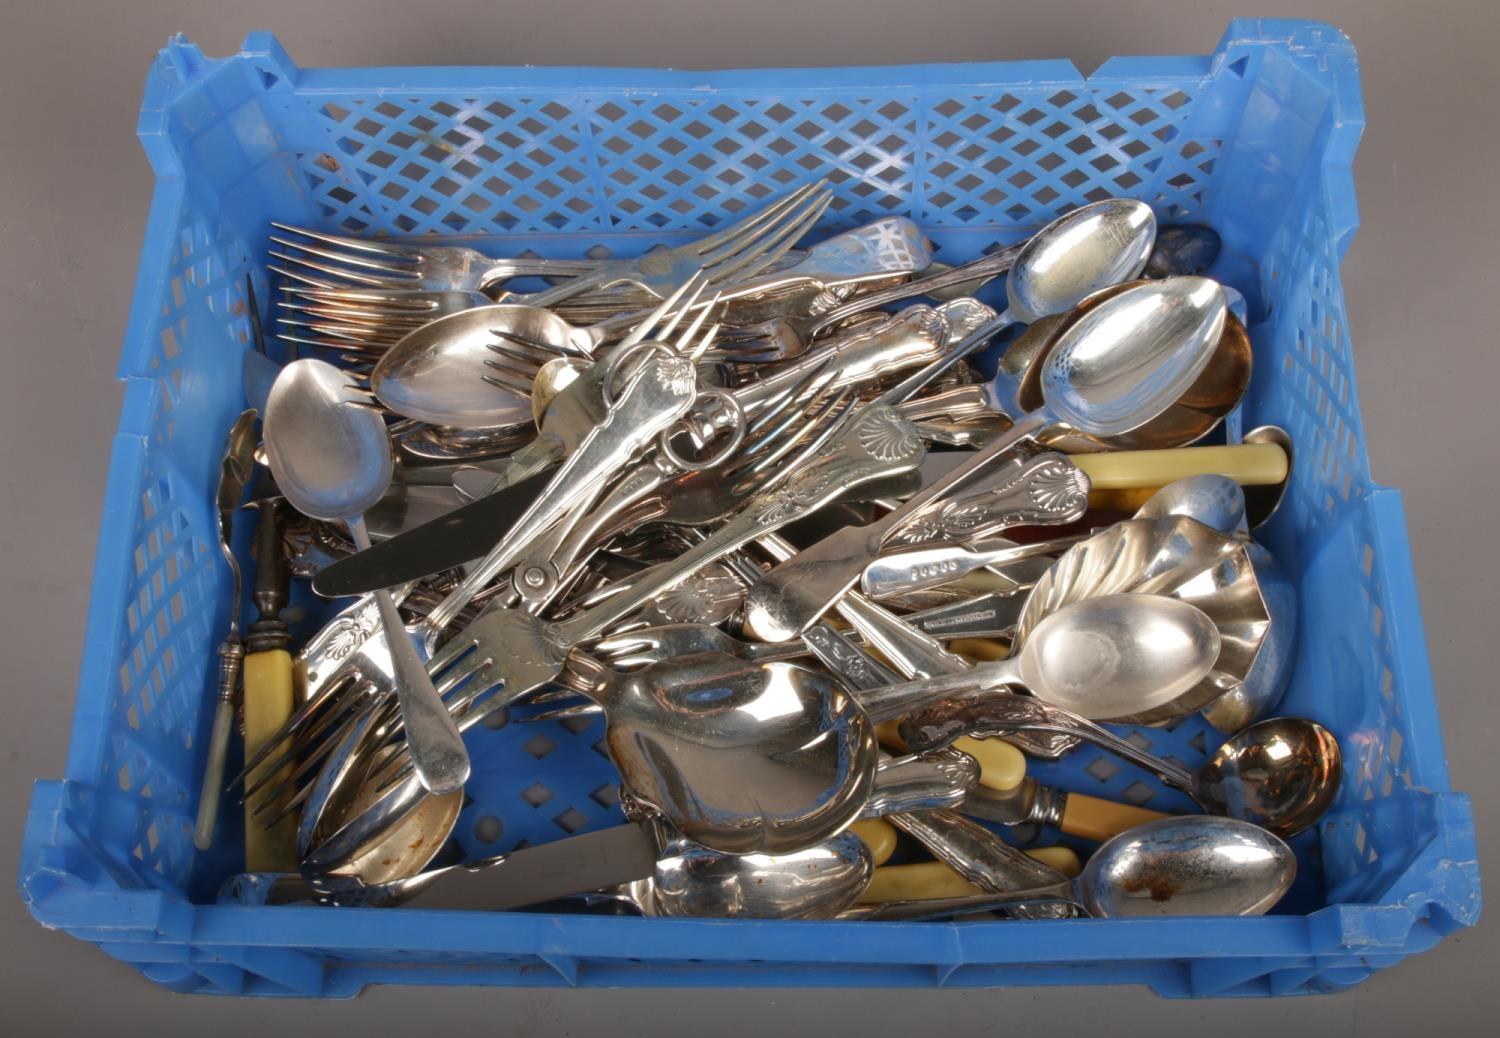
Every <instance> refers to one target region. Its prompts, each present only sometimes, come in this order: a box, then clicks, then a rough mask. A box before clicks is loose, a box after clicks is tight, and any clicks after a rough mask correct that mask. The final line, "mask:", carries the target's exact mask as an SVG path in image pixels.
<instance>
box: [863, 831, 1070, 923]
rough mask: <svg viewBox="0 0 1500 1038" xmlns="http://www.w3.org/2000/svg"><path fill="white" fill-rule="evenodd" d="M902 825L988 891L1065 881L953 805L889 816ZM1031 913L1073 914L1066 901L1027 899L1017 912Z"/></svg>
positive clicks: (1047, 915)
mask: <svg viewBox="0 0 1500 1038" xmlns="http://www.w3.org/2000/svg"><path fill="white" fill-rule="evenodd" d="M890 821H891V823H892V824H893V825H895V826H896V827H897V828H898V829H901V830H902V831H903V832H906V833H909V834H911V835H912V836H914V837H916V839H917V840H919V841H920V842H921V843H922V845H923V846H924V847H926V848H927V849H928V850H929V851H931V852H932V855H933V857H935V858H937V859H938V860H939V861H941V862H943V863H944V864H946V865H947V866H948V867H949V868H951V869H953V871H955V872H957V873H958V874H959V875H960V876H962V877H963V878H964V879H966V880H968V881H969V882H970V883H972V884H974V885H975V886H976V887H978V888H979V889H980V890H983V891H985V892H987V893H992V894H998V893H1001V892H1004V891H1011V890H1028V889H1032V888H1035V887H1045V886H1053V885H1056V884H1057V883H1060V882H1062V883H1065V882H1067V879H1066V877H1065V876H1063V874H1062V873H1060V872H1058V871H1057V870H1056V869H1054V868H1052V867H1051V866H1048V865H1045V864H1043V863H1042V862H1039V861H1037V860H1036V859H1035V858H1032V857H1030V856H1029V855H1026V854H1023V853H1021V852H1020V851H1018V850H1017V849H1016V848H1014V847H1012V846H1011V845H1010V844H1008V843H1006V842H1005V841H1004V840H1002V839H1001V838H1000V837H998V836H996V835H995V834H994V833H993V832H991V831H990V830H988V829H986V828H985V827H984V826H982V825H980V824H979V823H978V822H974V821H971V820H970V819H967V818H965V817H963V816H962V815H960V814H956V813H955V812H953V811H922V812H914V813H907V814H896V815H891V816H890ZM1015 914H1016V915H1019V916H1021V917H1023V918H1027V919H1059V918H1062V919H1066V918H1070V917H1071V916H1073V915H1074V914H1075V911H1074V909H1073V908H1072V907H1071V906H1069V905H1067V904H1058V903H1056V902H1052V903H1049V904H1042V905H1035V906H1031V905H1028V906H1026V907H1025V908H1023V909H1018V910H1017V911H1016V913H1015Z"/></svg>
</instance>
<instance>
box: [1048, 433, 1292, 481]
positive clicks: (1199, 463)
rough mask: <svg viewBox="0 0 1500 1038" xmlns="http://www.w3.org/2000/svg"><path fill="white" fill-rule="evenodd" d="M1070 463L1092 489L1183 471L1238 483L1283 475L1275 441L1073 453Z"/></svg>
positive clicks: (1157, 478) (1184, 474)
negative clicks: (1221, 477) (1217, 445)
mask: <svg viewBox="0 0 1500 1038" xmlns="http://www.w3.org/2000/svg"><path fill="white" fill-rule="evenodd" d="M1072 461H1073V464H1075V465H1077V466H1078V467H1079V468H1080V469H1082V470H1083V472H1084V474H1085V475H1087V476H1088V477H1089V481H1090V483H1091V484H1092V485H1093V489H1094V490H1096V491H1098V490H1134V489H1140V488H1143V487H1149V488H1150V489H1152V490H1155V489H1156V488H1157V487H1164V486H1166V485H1167V484H1168V483H1172V482H1174V481H1176V480H1179V479H1184V478H1186V477H1188V476H1201V475H1205V474H1211V475H1218V476H1227V477H1229V478H1230V479H1232V480H1234V481H1235V482H1236V483H1238V484H1240V485H1241V486H1247V487H1258V486H1275V485H1276V484H1278V483H1280V482H1282V481H1283V480H1285V479H1286V475H1287V467H1288V462H1287V457H1286V451H1284V450H1282V449H1281V447H1280V445H1279V444H1275V443H1236V444H1230V445H1229V446H1225V447H1177V448H1173V449H1169V450H1150V451H1118V452H1112V453H1100V454H1075V455H1073V457H1072Z"/></svg>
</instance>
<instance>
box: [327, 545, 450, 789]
mask: <svg viewBox="0 0 1500 1038" xmlns="http://www.w3.org/2000/svg"><path fill="white" fill-rule="evenodd" d="M347 525H348V527H349V535H350V537H352V538H353V539H354V545H355V547H356V548H358V549H359V550H361V551H363V550H364V549H366V548H368V547H369V546H370V534H369V531H367V530H366V529H365V522H364V519H363V518H362V517H358V516H356V517H355V518H353V519H350V520H348V521H347ZM375 606H376V608H377V609H378V610H379V611H380V623H381V626H382V627H384V628H385V640H386V643H387V646H388V648H389V650H390V654H391V667H392V670H393V671H394V674H395V684H396V701H397V703H398V704H399V705H400V708H401V719H402V722H403V723H404V724H405V727H406V742H407V745H408V746H409V747H410V748H411V759H412V766H413V768H414V769H415V770H416V773H417V777H418V779H419V780H420V781H421V783H422V786H423V787H424V788H425V789H427V790H429V791H430V792H432V793H451V792H452V791H453V790H455V789H458V788H460V787H461V786H463V784H464V783H465V782H467V781H468V778H469V752H468V750H466V749H465V748H464V740H463V736H462V735H460V734H459V732H458V726H457V725H455V724H454V723H453V718H452V717H450V716H448V708H447V707H446V706H444V705H443V700H442V699H441V698H440V697H439V696H438V694H437V689H435V688H434V687H433V686H432V678H431V677H430V676H429V675H428V673H427V665H426V664H425V663H423V662H422V658H421V657H420V656H419V655H417V647H416V646H415V645H413V644H412V640H411V636H410V635H409V634H407V631H406V625H405V624H403V623H402V622H401V614H400V613H398V612H396V603H395V601H394V600H393V599H392V598H391V593H390V592H389V591H386V590H384V589H381V590H380V591H377V592H375Z"/></svg>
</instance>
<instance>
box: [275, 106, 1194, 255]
mask: <svg viewBox="0 0 1500 1038" xmlns="http://www.w3.org/2000/svg"><path fill="white" fill-rule="evenodd" d="M1195 89H1196V87H1194V86H1193V85H1178V86H1169V87H1158V88H1144V87H1142V88H1131V89H1126V88H1122V87H1119V86H1111V87H1100V88H1098V89H1093V90H1090V89H1088V88H1086V87H1082V86H1080V87H1079V88H1077V89H1076V90H1047V91H1040V90H1038V91H1021V92H1014V93H1012V92H1005V93H1001V94H1000V95H998V96H995V95H964V96H944V95H941V94H937V95H934V94H931V93H916V92H914V93H912V94H911V95H909V96H904V97H891V96H889V95H885V96H881V97H874V98H863V99H862V98H857V97H842V98H838V99H830V98H828V97H827V96H824V95H821V94H817V95H813V96H808V97H797V96H795V95H791V94H772V95H765V96H752V95H744V94H739V93H734V94H729V93H713V94H686V93H682V92H666V93H653V94H652V95H650V96H640V97H619V98H580V97H578V96H575V95H569V96H568V97H566V98H545V97H536V98H516V97H513V96H510V95H506V96H505V97H503V98H489V97H470V98H462V97H450V96H443V97H437V98H433V97H426V98H423V97H416V98H412V97H406V98H402V97H396V96H389V95H387V96H381V97H369V96H352V95H346V96H341V97H339V98H338V99H336V100H329V101H327V102H324V103H323V105H322V108H321V109H320V114H321V115H322V117H323V120H324V121H325V124H326V126H327V128H328V130H329V137H330V140H331V142H332V144H331V145H330V148H329V149H328V150H327V151H321V152H311V151H308V152H299V153H297V155H296V156H295V160H296V162H297V165H298V168H299V169H300V171H301V174H302V176H303V179H304V182H305V184H306V185H307V188H308V190H309V192H310V194H311V196H312V197H313V199H314V200H315V201H316V203H317V205H318V206H319V208H320V210H321V215H322V217H323V218H324V220H325V221H327V223H328V224H330V225H332V226H336V227H339V228H341V229H343V230H346V231H353V232H356V233H395V234H408V235H410V234H440V235H456V234H493V233H499V232H558V231H564V232H586V231H661V230H671V229H692V230H705V229H708V228H711V227H713V226H715V225H717V224H718V223H720V222H721V221H723V220H724V219H726V218H731V217H732V216H733V215H734V214H736V213H740V212H743V211H744V210H746V209H747V208H751V207H754V206H756V205H758V204H760V203H762V202H763V201H764V200H765V199H766V198H767V197H769V196H770V195H772V194H774V193H776V192H777V191H780V190H782V189H785V188H788V187H791V186H793V185H795V184H798V183H801V182H804V181H806V180H809V179H812V178H815V177H819V176H826V177H828V178H829V179H830V180H831V181H832V182H833V184H834V185H835V188H836V192H837V193H836V197H835V200H834V202H833V204H832V207H831V212H830V216H829V218H828V221H827V222H828V223H830V224H836V225H839V226H849V225H853V224H855V223H859V222H863V221H867V220H870V219H873V218H875V217H878V216H884V215H887V214H889V213H892V212H899V213H909V214H911V215H913V216H914V217H915V218H916V219H918V220H919V221H920V222H922V223H923V224H924V225H926V226H929V227H933V228H939V227H962V226H966V225H973V224H993V225H1000V226H1016V227H1022V226H1034V225H1036V224H1039V223H1042V222H1044V221H1046V220H1048V219H1050V218H1052V217H1054V216H1056V215H1058V214H1059V213H1061V212H1063V211H1065V210H1067V209H1069V208H1072V207H1074V206H1076V205H1079V204H1082V203H1084V202H1087V201H1092V200H1095V199H1098V198H1103V197H1106V196H1109V195H1118V194H1130V195H1133V196H1136V197H1142V198H1145V199H1147V200H1148V201H1150V202H1151V203H1152V204H1153V205H1155V206H1156V207H1157V208H1158V209H1159V210H1160V211H1161V212H1162V214H1163V216H1164V217H1166V218H1167V219H1172V220H1182V219H1186V218H1188V217H1190V216H1192V215H1194V214H1196V213H1198V212H1200V211H1201V209H1202V203H1203V196H1204V192H1205V190H1206V188H1207V186H1208V182H1209V179H1210V177H1211V176H1212V173H1213V170H1214V166H1215V163H1216V162H1217V160H1218V156H1219V152H1220V150H1221V147H1222V143H1223V142H1222V141H1221V140H1219V139H1217V138H1201V139H1200V138H1190V137H1188V136H1186V132H1185V131H1186V123H1187V118H1188V114H1189V112H1190V111H1191V102H1192V100H1193V96H1194V91H1195Z"/></svg>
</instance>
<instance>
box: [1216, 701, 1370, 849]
mask: <svg viewBox="0 0 1500 1038" xmlns="http://www.w3.org/2000/svg"><path fill="white" fill-rule="evenodd" d="M1342 773H1343V755H1342V753H1341V752H1340V750H1339V744H1338V740H1337V739H1335V738H1334V736H1333V733H1332V732H1330V731H1329V730H1328V729H1327V728H1324V727H1323V726H1322V725H1320V724H1318V723H1317V722H1316V721H1309V720H1307V719H1306V718H1301V717H1273V718H1270V719H1269V720H1265V721H1261V722H1259V723H1258V724H1253V725H1251V726H1250V727H1249V728H1246V729H1245V730H1243V731H1241V732H1239V733H1238V734H1237V735H1234V736H1232V737H1230V739H1229V740H1228V741H1227V742H1225V743H1224V745H1222V746H1220V747H1219V749H1218V750H1217V751H1216V752H1215V753H1214V755H1213V756H1212V757H1210V758H1209V759H1208V761H1207V762H1205V763H1204V765H1203V767H1202V768H1200V769H1199V770H1198V788H1199V790H1200V791H1201V793H1202V795H1203V798H1204V800H1205V802H1209V801H1212V802H1213V803H1214V804H1215V805H1218V806H1221V807H1222V810H1223V812H1224V813H1225V814H1227V815H1230V816H1231V817H1234V818H1240V819H1245V820H1247V821H1250V822H1254V823H1255V824H1257V825H1259V826H1261V827H1263V828H1265V829H1267V830H1269V831H1271V832H1273V833H1276V834H1278V835H1281V836H1291V835H1293V834H1295V833H1299V832H1301V831H1302V830H1304V829H1306V828H1307V827H1308V826H1310V825H1313V824H1314V823H1315V822H1316V821H1317V820H1318V819H1319V818H1321V817H1322V816H1323V813H1324V812H1325V811H1327V810H1328V808H1329V806H1330V805H1331V804H1332V803H1333V801H1334V799H1335V798H1336V797H1337V796H1338V791H1339V779H1340V777H1341V775H1342Z"/></svg>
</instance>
